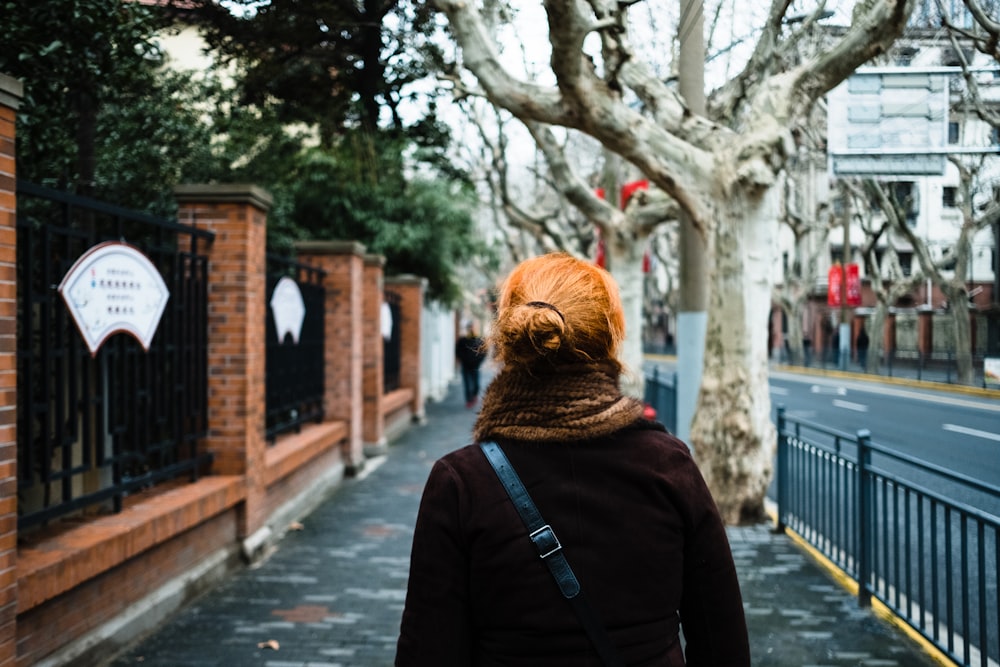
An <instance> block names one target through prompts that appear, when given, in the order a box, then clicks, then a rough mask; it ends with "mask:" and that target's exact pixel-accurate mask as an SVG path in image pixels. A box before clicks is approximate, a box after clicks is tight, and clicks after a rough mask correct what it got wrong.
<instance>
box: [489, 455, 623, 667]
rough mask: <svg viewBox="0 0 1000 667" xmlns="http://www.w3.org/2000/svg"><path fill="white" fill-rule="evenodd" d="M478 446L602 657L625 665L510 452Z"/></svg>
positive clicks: (612, 665)
mask: <svg viewBox="0 0 1000 667" xmlns="http://www.w3.org/2000/svg"><path fill="white" fill-rule="evenodd" d="M479 447H480V449H482V450H483V453H484V454H485V455H486V460H487V461H489V462H490V465H491V466H493V470H494V471H495V472H496V474H497V477H498V478H500V483H501V484H503V488H504V489H506V490H507V495H508V496H510V499H511V502H513V503H514V508H515V509H516V510H517V513H518V515H519V516H520V517H521V521H523V522H524V526H525V528H527V529H528V535H529V537H530V538H531V542H532V543H533V544H534V545H535V549H537V550H538V555H539V556H540V557H541V559H542V562H544V563H545V565H546V566H547V567H548V568H549V572H551V573H552V577H553V578H554V579H555V580H556V585H558V586H559V591H560V592H561V593H562V594H563V597H565V598H566V599H567V600H569V601H570V604H572V605H573V611H575V612H576V615H577V617H579V619H580V623H582V624H583V627H584V629H585V630H586V631H587V634H588V635H589V636H590V641H591V643H592V644H593V645H594V648H595V649H597V653H598V655H600V656H601V660H602V661H603V662H604V664H605V665H607V667H624V665H625V663H624V662H622V660H621V658H619V657H618V652H617V651H616V650H615V647H614V645H613V644H612V643H611V639H610V638H609V637H608V633H607V631H605V629H604V625H603V624H602V623H601V621H600V619H599V618H598V617H597V614H596V613H594V610H593V609H592V608H591V606H590V605H589V604H588V603H587V599H586V597H585V596H584V595H583V591H582V590H580V582H579V581H578V580H577V578H576V575H575V574H574V573H573V568H571V567H570V566H569V562H568V561H567V560H566V556H565V554H563V551H562V545H561V544H559V538H557V537H556V533H555V531H554V530H552V526H550V525H549V524H547V523H545V520H544V519H542V515H541V513H539V511H538V508H537V507H536V506H535V502H534V501H533V500H532V499H531V496H530V495H529V494H528V490H527V489H526V488H524V484H523V483H522V482H521V478H520V477H518V476H517V471H515V470H514V466H512V465H511V464H510V460H509V459H508V458H507V455H506V454H504V452H503V449H501V448H500V445H498V444H497V443H495V442H481V443H479Z"/></svg>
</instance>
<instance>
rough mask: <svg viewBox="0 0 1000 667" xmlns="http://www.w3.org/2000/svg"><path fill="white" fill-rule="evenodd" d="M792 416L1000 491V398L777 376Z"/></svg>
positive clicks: (780, 400) (778, 401)
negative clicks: (866, 435)
mask: <svg viewBox="0 0 1000 667" xmlns="http://www.w3.org/2000/svg"><path fill="white" fill-rule="evenodd" d="M771 402H772V404H773V405H774V406H778V405H784V406H785V409H786V414H787V415H788V416H789V417H792V418H795V419H802V420H805V421H809V422H814V423H817V424H822V425H824V426H826V427H828V428H832V429H836V430H838V431H844V432H845V433H849V434H851V435H855V434H856V433H857V431H858V430H859V429H868V430H869V431H870V432H871V438H872V442H873V443H876V444H879V445H884V446H886V447H889V448H891V449H894V450H897V451H901V452H905V453H907V454H910V455H912V456H915V457H917V458H920V459H923V460H925V461H929V462H931V463H936V464H938V465H941V466H943V467H945V468H948V469H950V470H952V471H954V472H957V473H959V474H962V475H966V476H968V477H971V478H972V479H976V480H979V481H981V482H984V483H986V484H990V485H992V486H995V487H998V488H1000V399H989V398H979V397H970V396H961V395H955V394H953V393H950V392H947V391H933V390H927V389H913V388H909V387H900V386H896V385H891V384H876V383H872V382H867V381H864V382H862V381H855V380H849V379H843V378H836V377H821V376H808V375H800V374H797V373H782V372H773V373H772V374H771Z"/></svg>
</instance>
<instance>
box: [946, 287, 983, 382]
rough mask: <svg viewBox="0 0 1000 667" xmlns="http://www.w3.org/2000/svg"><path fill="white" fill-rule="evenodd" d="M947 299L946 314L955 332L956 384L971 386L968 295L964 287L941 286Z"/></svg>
mask: <svg viewBox="0 0 1000 667" xmlns="http://www.w3.org/2000/svg"><path fill="white" fill-rule="evenodd" d="M941 287H942V291H943V292H944V294H945V296H946V297H947V299H948V313H949V315H950V317H951V321H952V326H953V328H954V331H955V369H956V373H957V375H958V378H957V379H958V383H959V384H965V385H972V384H973V383H974V382H975V378H976V375H975V371H974V370H973V368H972V325H971V324H970V322H969V306H968V303H969V294H968V292H966V290H965V286H964V285H962V286H960V287H955V286H947V285H942V286H941Z"/></svg>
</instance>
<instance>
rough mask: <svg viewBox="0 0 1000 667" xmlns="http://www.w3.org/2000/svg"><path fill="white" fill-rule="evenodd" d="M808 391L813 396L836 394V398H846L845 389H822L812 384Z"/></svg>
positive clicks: (822, 387) (820, 386)
mask: <svg viewBox="0 0 1000 667" xmlns="http://www.w3.org/2000/svg"><path fill="white" fill-rule="evenodd" d="M809 391H810V392H812V393H814V394H836V395H837V396H847V388H846V387H824V386H822V385H818V384H814V385H813V386H812V387H810V388H809Z"/></svg>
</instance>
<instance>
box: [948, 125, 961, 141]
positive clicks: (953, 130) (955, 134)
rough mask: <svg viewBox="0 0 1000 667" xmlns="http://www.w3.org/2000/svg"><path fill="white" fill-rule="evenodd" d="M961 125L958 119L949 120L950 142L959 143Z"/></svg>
mask: <svg viewBox="0 0 1000 667" xmlns="http://www.w3.org/2000/svg"><path fill="white" fill-rule="evenodd" d="M960 139H961V137H960V127H959V124H958V121H954V120H953V121H949V122H948V143H949V144H957V143H958V142H959V141H960Z"/></svg>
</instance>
